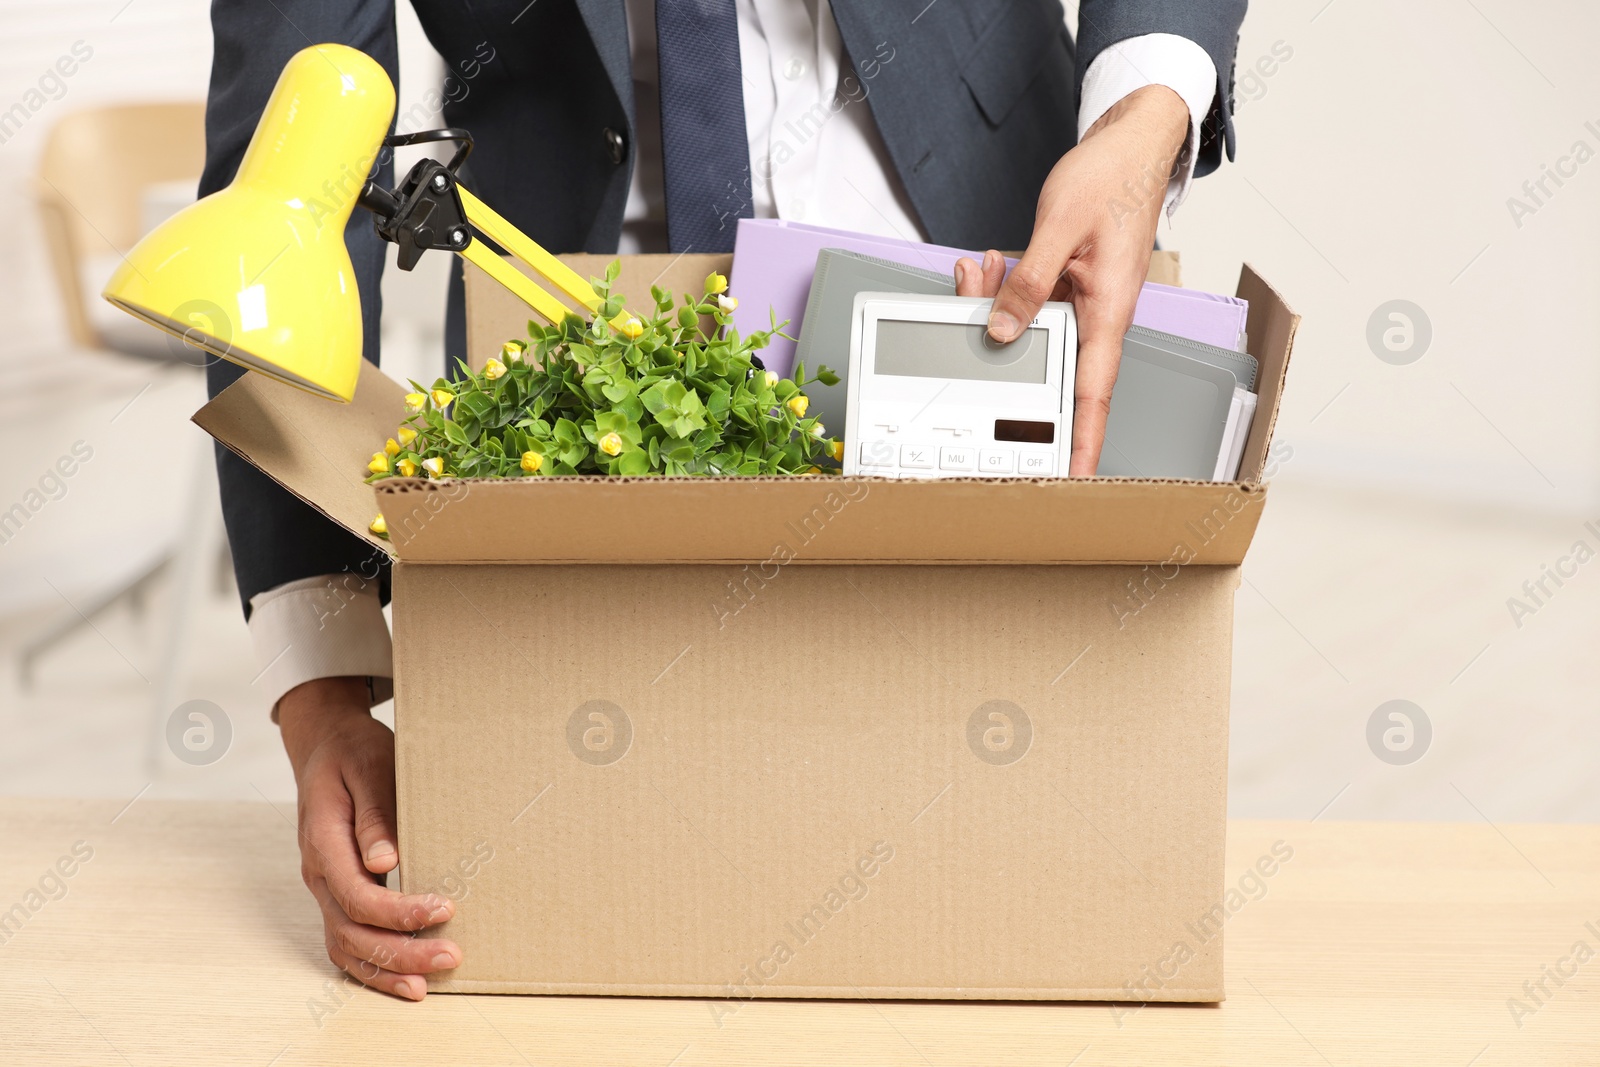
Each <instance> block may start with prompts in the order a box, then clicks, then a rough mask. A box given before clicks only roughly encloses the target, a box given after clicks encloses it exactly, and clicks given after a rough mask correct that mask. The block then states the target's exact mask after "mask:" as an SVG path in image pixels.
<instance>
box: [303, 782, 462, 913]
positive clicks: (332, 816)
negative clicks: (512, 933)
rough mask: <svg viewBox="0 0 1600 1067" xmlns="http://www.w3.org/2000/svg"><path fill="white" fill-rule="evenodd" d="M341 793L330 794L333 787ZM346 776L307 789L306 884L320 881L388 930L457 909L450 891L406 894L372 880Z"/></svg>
mask: <svg viewBox="0 0 1600 1067" xmlns="http://www.w3.org/2000/svg"><path fill="white" fill-rule="evenodd" d="M330 792H332V793H334V794H336V795H331V796H330V795H326V794H328V793H330ZM344 794H345V789H344V785H343V783H342V782H333V783H331V784H321V783H319V785H318V787H317V788H315V789H313V790H310V791H308V792H307V794H306V796H305V798H304V800H303V811H302V818H301V849H300V852H301V857H302V860H303V866H304V868H305V870H306V872H307V873H306V885H307V886H309V887H310V888H311V891H312V892H313V893H315V892H317V884H316V883H318V882H319V881H320V882H322V883H325V884H326V887H327V890H328V892H329V893H330V894H332V897H333V899H334V901H335V902H337V904H338V906H339V909H340V910H341V911H342V912H344V914H346V915H348V916H349V917H350V918H352V919H354V920H355V921H356V922H359V923H364V924H366V925H368V926H381V927H383V928H385V929H388V930H408V931H409V930H420V929H422V928H424V927H427V926H436V925H438V924H439V923H442V922H445V921H447V920H448V919H449V918H450V917H451V916H452V915H454V914H455V905H454V904H453V903H452V902H451V901H450V899H449V898H448V897H444V896H440V895H438V894H434V893H427V894H413V895H410V896H407V895H405V894H402V893H396V892H394V891H393V890H391V889H388V888H385V887H384V886H382V885H379V884H378V883H377V882H374V881H373V880H372V875H371V874H370V873H368V871H367V870H366V868H365V867H364V866H363V865H362V862H361V856H360V854H359V853H358V852H357V851H356V838H355V834H354V832H353V824H352V818H353V809H352V808H351V801H350V799H349V798H348V795H344Z"/></svg>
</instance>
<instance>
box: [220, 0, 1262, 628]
mask: <svg viewBox="0 0 1600 1067" xmlns="http://www.w3.org/2000/svg"><path fill="white" fill-rule="evenodd" d="M794 2H799V0H794ZM1245 3H1246V0H1082V2H1081V4H1080V6H1079V16H1078V18H1079V30H1080V35H1079V40H1078V41H1077V42H1076V45H1075V44H1074V41H1073V39H1072V37H1071V35H1070V34H1069V33H1068V32H1067V30H1066V27H1065V24H1064V19H1063V13H1062V9H1061V5H1060V3H1059V2H1058V0H933V2H932V3H929V2H928V0H832V6H833V14H834V19H835V21H836V22H837V23H838V25H839V33H840V36H841V38H842V39H843V41H844V46H845V51H846V53H847V54H848V55H850V56H852V57H855V58H856V59H857V60H858V61H860V62H861V63H862V64H864V62H865V60H866V58H867V57H872V56H874V55H883V54H885V53H884V52H883V51H881V50H883V49H892V50H893V55H894V59H893V61H892V62H890V63H885V64H882V65H881V66H880V67H879V68H878V72H877V74H876V76H875V77H874V78H873V79H872V82H871V88H870V92H869V94H868V96H867V101H868V104H869V106H870V107H871V109H872V115H873V118H874V120H875V121H876V123H877V125H878V129H879V130H880V132H881V133H882V135H883V139H884V142H885V144H886V145H887V146H888V150H889V155H890V158H891V159H892V160H893V163H894V168H895V170H896V172H897V173H898V175H899V177H900V180H901V182H902V184H903V185H904V186H905V189H906V192H907V194H908V196H909V198H910V200H911V203H912V205H913V207H914V208H915V210H916V212H917V215H918V218H919V219H920V221H921V222H922V225H923V228H924V229H925V230H926V231H927V233H928V236H929V237H930V238H931V239H932V240H934V241H936V242H938V243H940V244H948V245H955V246H958V247H963V248H975V249H982V248H1022V247H1025V246H1026V245H1027V243H1028V239H1029V236H1030V235H1031V233H1032V229H1033V219H1034V208H1035V205H1036V203H1037V200H1038V195H1039V188H1040V186H1041V184H1042V183H1043V181H1044V178H1045V176H1046V175H1047V174H1048V173H1049V171H1050V168H1051V167H1052V166H1054V165H1055V163H1056V162H1057V161H1058V160H1059V159H1060V158H1061V156H1062V154H1063V153H1065V152H1066V151H1067V150H1068V149H1069V148H1071V147H1072V145H1073V143H1074V141H1075V138H1076V131H1077V111H1078V91H1079V87H1080V85H1081V83H1082V78H1083V70H1084V69H1085V68H1087V67H1088V65H1089V64H1090V63H1091V62H1092V61H1093V59H1094V57H1095V56H1096V55H1098V54H1099V53H1100V52H1101V50H1103V49H1104V48H1106V47H1107V46H1108V45H1111V44H1114V43H1115V42H1117V41H1120V40H1125V39H1127V38H1129V37H1135V36H1139V35H1142V34H1147V33H1173V34H1177V35H1179V36H1183V37H1187V38H1189V39H1190V40H1193V41H1195V42H1196V43H1198V44H1199V45H1201V47H1203V48H1204V49H1205V50H1206V51H1207V52H1208V53H1209V54H1210V56H1211V58H1212V61H1213V63H1214V64H1215V65H1216V68H1217V72H1218V85H1217V95H1216V99H1215V101H1214V103H1213V104H1212V108H1211V112H1210V114H1209V115H1207V116H1206V118H1205V121H1204V123H1203V125H1202V131H1203V132H1202V138H1201V145H1200V158H1199V160H1198V163H1197V167H1196V171H1197V173H1201V174H1204V173H1207V172H1209V171H1211V170H1214V169H1215V168H1216V167H1217V166H1218V164H1219V163H1220V161H1221V157H1222V154H1223V152H1224V151H1226V152H1227V154H1228V156H1229V157H1230V158H1231V157H1232V155H1233V125H1232V119H1231V110H1232V109H1231V95H1232V80H1233V60H1234V51H1235V47H1236V44H1237V40H1238V32H1239V25H1240V23H1241V22H1242V20H1243V18H1244V11H1245ZM413 6H414V7H415V8H416V11H417V14H418V16H419V18H420V19H421V22H422V25H423V27H424V29H425V30H426V31H427V34H428V37H429V39H430V40H431V41H432V43H433V45H434V47H435V48H437V49H438V51H439V53H440V55H441V56H443V57H444V60H445V63H446V64H447V66H448V67H449V70H450V78H449V80H448V81H447V82H446V85H445V89H444V93H443V97H444V99H443V102H442V107H441V108H440V113H439V114H438V115H437V116H434V115H431V114H428V113H424V114H421V115H413V114H407V115H405V116H403V117H402V120H401V121H402V123H403V125H404V127H405V129H406V130H407V131H408V132H413V131H415V130H418V129H426V128H431V127H435V126H444V125H450V126H462V127H465V128H467V129H469V130H471V131H472V132H473V134H474V135H475V137H476V139H477V148H476V149H475V151H474V152H473V155H472V158H471V160H470V161H469V162H468V170H469V172H470V173H469V174H468V176H467V180H468V183H469V185H470V187H471V188H472V189H473V191H474V192H476V193H477V194H478V195H480V196H481V197H483V199H484V200H486V201H487V202H488V203H490V204H492V205H493V206H494V207H495V208H496V209H497V210H498V211H499V212H500V213H501V214H503V215H505V216H506V217H507V218H508V219H510V220H511V222H512V223H514V224H515V225H516V226H518V227H519V228H521V229H522V230H523V231H524V232H526V233H527V234H528V235H529V236H531V237H532V238H533V239H534V240H536V241H538V242H539V243H540V244H542V245H544V246H545V247H546V248H549V249H551V250H552V251H556V252H580V251H581V252H602V253H604V252H614V251H616V248H617V241H618V238H619V236H620V234H621V230H622V213H623V208H624V205H625V204H626V201H627V196H628V186H629V182H630V179H631V175H632V166H633V153H632V152H631V150H630V149H631V146H632V144H633V143H634V130H635V123H634V101H633V80H632V74H631V71H630V62H629V51H628V34H627V20H626V12H625V7H624V3H623V0H537V2H530V0H413ZM212 25H213V29H214V34H215V42H216V46H215V56H214V60H213V67H212V75H211V91H210V96H209V99H208V103H207V109H206V142H207V143H206V169H205V174H204V176H203V178H202V180H201V187H200V193H201V195H206V194H208V193H210V192H213V191H215V190H217V189H220V188H221V187H222V186H224V185H226V184H227V183H228V182H229V181H231V180H232V178H233V174H234V172H235V170H236V169H237V168H238V165H239V160H240V158H241V157H242V156H243V154H244V149H245V146H246V144H247V143H248V142H249V138H250V134H251V132H252V130H253V129H254V127H255V123H256V121H257V119H258V118H259V117H260V115H261V111H262V109H263V108H264V107H265V104H266V100H267V96H268V95H269V94H270V93H271V91H272V86H273V84H274V83H275V81H276V80H277V76H278V72H279V71H280V70H281V69H282V67H283V64H284V63H285V62H287V61H288V59H289V57H290V56H291V55H293V54H294V53H295V52H296V51H298V50H299V49H301V48H303V47H305V46H306V44H307V43H308V42H311V41H316V42H336V43H340V44H348V45H351V46H353V47H356V48H359V49H361V50H362V51H365V52H367V53H368V54H369V55H372V56H373V57H374V58H375V59H377V60H378V61H379V62H380V63H382V64H383V65H384V67H385V68H386V69H388V71H389V73H390V76H391V77H396V78H397V77H398V59H397V56H396V43H395V30H394V0H341V2H333V3H330V2H327V0H274V2H273V3H271V4H259V3H256V2H254V0H213V4H212ZM426 110H427V109H426V108H424V112H426ZM435 118H436V121H434V119H435ZM390 170H391V168H388V167H385V170H384V173H383V174H382V176H381V178H382V180H384V181H389V182H392V180H393V178H392V174H391V173H390ZM364 214H365V213H364V212H361V211H357V213H356V217H355V218H353V219H352V220H351V224H350V228H349V230H348V232H347V235H346V237H347V242H348V244H349V246H350V251H351V258H352V260H353V261H354V263H355V267H356V274H357V281H358V284H359V286H360V289H361V296H362V310H363V324H364V327H365V331H366V342H367V343H366V356H367V358H368V359H371V360H373V361H374V362H376V360H377V349H378V345H377V340H378V313H379V308H380V304H379V279H380V277H381V274H382V269H383V249H382V246H381V244H380V243H379V241H378V239H377V238H376V236H375V235H374V234H373V233H372V224H371V220H370V218H367V217H364ZM446 335H447V336H446V339H447V343H448V345H449V354H451V355H460V354H463V352H462V344H463V342H462V339H463V338H464V336H465V330H464V325H463V316H462V311H461V294H460V275H459V265H458V270H457V274H456V279H455V284H453V286H452V292H451V296H450V301H449V309H448V312H447V318H446ZM239 373H240V371H239V370H238V368H236V367H234V366H232V365H231V364H226V363H217V364H214V365H213V366H212V367H211V368H210V370H209V383H210V388H211V391H212V393H213V395H214V394H215V393H216V392H218V391H220V390H221V389H222V388H223V387H225V386H226V385H227V384H228V383H230V382H231V381H233V379H234V378H236V377H237V376H238V374H239ZM218 465H219V474H220V478H221V483H222V497H223V513H224V517H225V519H226V520H227V525H228V533H229V541H230V543H231V545H232V547H233V552H234V562H235V570H236V572H237V574H238V578H239V590H240V593H241V595H242V596H243V598H244V600H245V603H246V610H248V604H249V598H250V597H251V596H253V595H255V594H256V593H258V592H261V591H263V590H265V589H270V588H272V587H274V586H276V585H279V584H281V583H283V582H287V581H292V580H295V579H298V578H305V577H310V576H312V575H317V574H329V573H339V572H342V571H352V572H355V573H358V574H361V575H364V576H367V577H380V578H381V577H383V572H382V568H381V566H379V565H378V562H377V561H376V560H374V558H373V554H372V552H371V550H370V549H367V548H366V547H365V546H364V545H363V543H362V542H360V541H358V540H357V539H355V538H353V537H351V536H350V535H348V534H345V533H343V532H342V531H340V530H338V529H337V528H335V527H333V526H332V525H331V524H330V523H329V522H328V521H327V520H326V519H324V518H322V517H321V516H319V515H317V514H316V513H315V512H313V511H312V510H311V509H310V508H309V507H306V506H305V505H303V504H300V503H299V502H298V501H296V500H294V499H293V498H292V497H290V496H289V495H288V494H287V493H285V492H284V491H283V490H281V489H279V488H278V487H277V486H276V485H274V484H273V483H271V482H270V481H268V480H267V478H266V477H265V476H264V475H261V474H260V473H259V472H257V471H255V470H254V469H253V468H251V467H249V466H248V465H246V464H245V463H244V462H243V461H242V460H240V459H238V458H237V457H236V456H234V455H233V454H232V453H230V452H227V451H226V450H224V449H221V448H220V446H219V450H218Z"/></svg>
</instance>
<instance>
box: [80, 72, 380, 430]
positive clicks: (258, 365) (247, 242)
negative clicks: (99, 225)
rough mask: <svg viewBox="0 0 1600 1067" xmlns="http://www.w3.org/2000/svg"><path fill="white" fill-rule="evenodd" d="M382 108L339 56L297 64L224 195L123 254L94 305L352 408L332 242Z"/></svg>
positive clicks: (342, 262) (337, 249)
mask: <svg viewBox="0 0 1600 1067" xmlns="http://www.w3.org/2000/svg"><path fill="white" fill-rule="evenodd" d="M394 101H395V96H394V85H393V84H392V83H391V82H390V81H389V76H388V75H387V74H386V73H385V72H384V70H383V68H382V67H381V66H379V65H378V64H377V63H376V62H375V61H374V60H373V59H372V58H371V57H369V56H367V55H365V54H363V53H361V52H358V51H356V50H355V49H353V48H347V47H345V46H343V45H331V44H324V45H316V46H314V47H311V48H307V49H305V50H303V51H301V52H300V53H299V54H297V55H296V56H295V57H294V58H293V59H291V60H290V61H289V64H288V65H287V66H286V67H284V69H283V73H282V74H281V75H280V76H279V77H278V84H277V86H276V87H275V88H274V89H273V90H272V98H271V99H270V100H268V102H267V107H266V111H265V112H263V113H262V116H261V121H260V123H259V124H258V125H257V126H256V132H255V135H254V136H253V137H252V138H251V139H250V146H249V148H247V149H246V150H245V155H244V160H243V162H241V163H240V165H239V172H238V175H237V176H236V177H235V178H234V180H233V184H231V185H229V186H228V187H227V188H226V189H223V190H221V191H220V192H217V193H213V194H212V195H210V196H208V197H206V198H205V199H204V200H201V201H199V202H198V203H196V204H193V205H192V206H190V207H188V208H186V209H185V210H183V211H181V212H179V213H178V214H177V215H174V216H173V217H172V218H171V219H169V220H167V222H165V223H163V224H162V225H161V226H159V227H158V228H156V229H155V230H153V231H151V233H150V234H149V235H148V236H146V237H145V238H144V239H143V240H142V241H140V242H139V243H138V244H137V245H136V246H134V248H133V250H132V251H131V252H129V253H128V255H127V257H126V258H125V259H124V261H123V263H122V265H121V266H120V267H119V268H118V269H117V271H116V273H115V274H113V275H112V277H111V281H110V282H109V283H108V284H107V285H106V288H105V292H104V294H103V295H104V296H105V298H106V299H107V300H109V301H111V303H113V304H115V305H116V306H118V307H120V308H122V309H123V310H124V311H127V312H130V313H131V314H133V315H135V316H136V317H138V318H140V319H143V320H144V321H146V322H149V323H151V324H153V325H155V326H158V327H160V328H161V329H163V330H166V331H167V332H168V333H171V334H174V335H176V336H178V337H181V338H183V340H184V341H185V342H186V343H188V344H190V345H193V346H195V347H198V348H203V349H205V350H206V351H207V352H210V353H212V354H213V355H216V356H220V357H221V358H223V359H227V360H231V361H232V362H234V363H238V364H240V365H241V366H244V367H247V368H249V369H251V370H255V371H260V372H262V373H264V374H267V375H270V376H272V377H274V378H277V379H278V380H280V381H283V382H287V383H289V384H290V385H296V386H299V387H300V388H302V389H307V390H309V391H311V392H314V393H317V394H319V395H321V396H325V397H329V398H330V399H339V400H343V401H348V400H350V398H351V397H353V396H354V395H355V388H356V379H357V377H358V376H359V374H360V370H361V300H360V296H359V294H358V293H357V291H356V278H355V271H354V269H353V267H352V266H351V263H350V254H349V252H348V251H347V250H346V249H345V244H344V229H345V223H346V222H347V221H349V218H350V212H351V210H352V209H353V208H354V207H355V205H356V199H357V197H358V196H360V194H361V188H362V185H363V184H364V183H365V182H366V180H367V175H368V172H369V171H370V170H371V168H372V163H373V161H374V160H375V159H376V158H377V155H378V152H379V150H380V149H381V147H382V144H383V138H384V136H385V135H386V134H387V133H388V131H389V123H390V120H391V119H392V118H393V116H394Z"/></svg>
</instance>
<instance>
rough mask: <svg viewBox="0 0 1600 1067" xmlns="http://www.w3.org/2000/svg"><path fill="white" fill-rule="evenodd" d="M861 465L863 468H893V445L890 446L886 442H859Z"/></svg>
mask: <svg viewBox="0 0 1600 1067" xmlns="http://www.w3.org/2000/svg"><path fill="white" fill-rule="evenodd" d="M861 465H862V466H863V467H892V466H894V445H891V444H890V443H889V442H888V441H863V442H861Z"/></svg>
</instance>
